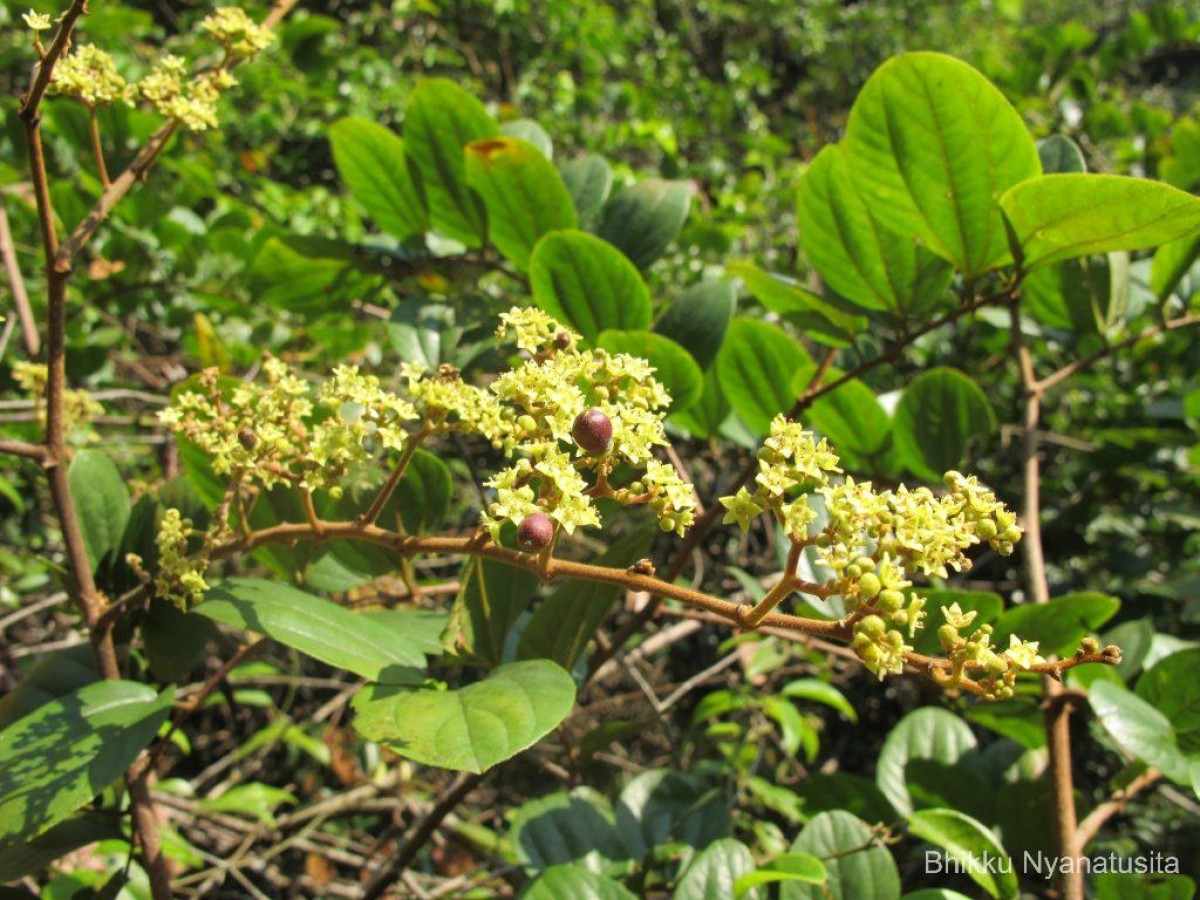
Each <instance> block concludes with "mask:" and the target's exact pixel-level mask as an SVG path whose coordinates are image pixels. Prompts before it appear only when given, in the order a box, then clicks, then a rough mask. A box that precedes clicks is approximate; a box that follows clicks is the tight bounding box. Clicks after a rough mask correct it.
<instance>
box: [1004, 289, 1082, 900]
mask: <svg viewBox="0 0 1200 900" xmlns="http://www.w3.org/2000/svg"><path fill="white" fill-rule="evenodd" d="M1010 328H1011V332H1012V342H1013V354H1014V356H1015V357H1016V363H1017V369H1018V372H1019V374H1020V384H1021V397H1022V399H1021V427H1022V429H1023V437H1022V444H1021V471H1022V484H1023V494H1024V496H1023V509H1022V516H1021V518H1022V525H1023V526H1024V528H1025V536H1024V538H1023V539H1022V541H1021V547H1022V552H1023V554H1024V560H1025V572H1026V577H1027V579H1028V584H1029V597H1030V600H1031V601H1032V602H1034V603H1049V602H1050V586H1049V582H1048V580H1047V578H1046V561H1045V557H1044V556H1043V550H1042V528H1041V496H1040V495H1041V464H1040V459H1039V452H1040V451H1039V447H1038V442H1039V434H1038V425H1039V423H1040V421H1041V398H1042V389H1043V388H1042V385H1040V384H1039V383H1038V380H1037V376H1036V374H1035V373H1034V369H1033V357H1032V356H1031V355H1030V352H1029V348H1028V347H1027V346H1026V345H1025V342H1024V340H1023V338H1022V335H1021V318H1020V307H1019V305H1018V304H1017V303H1016V302H1014V303H1013V304H1012V307H1011V326H1010ZM1042 690H1043V694H1044V696H1045V704H1044V705H1045V729H1046V744H1047V747H1048V749H1049V755H1050V812H1051V816H1052V827H1053V833H1054V843H1055V847H1056V849H1057V851H1058V856H1059V858H1060V859H1063V860H1070V861H1071V864H1070V865H1064V866H1063V867H1062V868H1061V869H1060V870H1059V873H1058V888H1059V890H1060V891H1061V893H1062V895H1063V897H1064V898H1066V900H1083V874H1082V871H1081V867H1080V866H1079V863H1078V860H1079V856H1080V846H1079V835H1078V827H1077V824H1076V813H1075V787H1074V779H1073V776H1072V772H1071V704H1070V703H1059V702H1056V699H1057V698H1058V696H1059V694H1061V692H1062V690H1063V686H1062V682H1061V681H1060V680H1059V678H1058V677H1056V675H1055V674H1046V675H1043V676H1042Z"/></svg>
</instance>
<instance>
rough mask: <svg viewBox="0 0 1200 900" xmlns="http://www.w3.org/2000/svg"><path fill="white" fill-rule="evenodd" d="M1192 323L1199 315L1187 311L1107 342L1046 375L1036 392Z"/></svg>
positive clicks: (1040, 391)
mask: <svg viewBox="0 0 1200 900" xmlns="http://www.w3.org/2000/svg"><path fill="white" fill-rule="evenodd" d="M1192 325H1200V315H1196V314H1195V313H1189V314H1188V315H1186V316H1180V317H1179V318H1177V319H1170V320H1168V321H1166V322H1163V323H1162V324H1161V325H1151V326H1149V327H1148V328H1144V329H1142V330H1141V331H1139V332H1138V333H1137V334H1135V335H1132V336H1130V337H1127V338H1125V340H1123V341H1117V343H1115V344H1109V345H1108V346H1107V347H1103V348H1101V349H1100V350H1097V351H1096V352H1095V353H1092V354H1091V355H1089V356H1085V357H1083V358H1082V359H1077V360H1075V362H1073V363H1070V364H1068V365H1065V366H1063V367H1062V368H1061V369H1059V370H1058V371H1057V372H1054V373H1053V374H1051V375H1047V376H1046V377H1045V378H1043V379H1042V380H1041V381H1039V382H1038V383H1037V389H1038V393H1039V394H1045V393H1046V392H1047V391H1050V390H1053V389H1054V388H1056V387H1058V385H1060V384H1062V383H1063V382H1064V381H1066V380H1067V379H1068V378H1070V377H1071V376H1072V375H1075V374H1077V373H1078V372H1082V371H1083V370H1084V369H1087V368H1089V367H1091V366H1094V365H1095V364H1096V363H1098V362H1100V360H1102V359H1105V358H1106V357H1109V356H1112V355H1114V354H1116V353H1120V352H1121V351H1122V350H1124V349H1126V348H1127V347H1132V346H1133V345H1134V344H1138V343H1141V342H1142V341H1144V340H1148V339H1149V338H1152V337H1157V336H1158V335H1160V334H1166V333H1167V332H1168V331H1175V330H1176V329H1179V328H1189V327H1191V326H1192Z"/></svg>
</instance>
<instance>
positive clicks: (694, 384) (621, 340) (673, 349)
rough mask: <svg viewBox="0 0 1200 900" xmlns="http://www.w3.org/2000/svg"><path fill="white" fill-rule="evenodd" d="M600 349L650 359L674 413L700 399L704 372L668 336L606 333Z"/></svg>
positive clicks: (640, 332)
mask: <svg viewBox="0 0 1200 900" xmlns="http://www.w3.org/2000/svg"><path fill="white" fill-rule="evenodd" d="M597 346H600V347H603V348H604V349H605V350H607V351H609V352H610V353H628V354H629V355H630V356H638V357H641V358H642V359H645V360H649V362H650V364H651V365H652V366H654V377H655V378H657V379H658V380H659V381H661V382H662V384H663V387H665V388H666V389H667V393H668V394H670V395H671V406H670V410H671V412H679V411H680V410H684V409H687V408H688V407H689V406H691V405H692V404H693V403H695V402H696V401H697V400H699V399H700V393H701V392H702V391H703V390H704V373H703V372H701V371H700V366H698V365H697V364H696V360H694V359H692V355H691V354H690V353H688V352H687V351H686V350H684V349H683V348H682V347H680V346H679V345H678V344H677V343H675V342H674V341H673V340H671V339H670V338H668V337H664V336H663V335H661V334H657V333H655V332H653V331H612V330H609V331H603V332H601V333H600V338H599V340H598V341H597Z"/></svg>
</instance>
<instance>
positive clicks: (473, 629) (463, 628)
mask: <svg viewBox="0 0 1200 900" xmlns="http://www.w3.org/2000/svg"><path fill="white" fill-rule="evenodd" d="M537 586H538V580H537V576H536V575H534V574H533V573H532V572H530V571H528V570H527V569H518V568H516V567H515V566H506V565H504V564H502V563H498V562H496V561H494V560H490V559H479V558H475V559H471V560H468V561H467V564H466V566H465V567H464V569H463V575H462V583H461V585H460V587H459V589H458V596H457V597H455V599H454V605H453V606H452V607H451V608H450V621H449V623H448V624H447V625H446V633H445V637H444V640H445V641H446V643H447V645H448V649H449V650H450V652H451V653H453V654H455V655H456V656H457V657H459V658H461V659H464V660H470V661H478V662H482V663H484V664H487V665H499V664H500V663H501V662H502V661H503V659H504V643H505V641H506V640H507V639H508V634H509V632H510V631H512V628H513V626H514V625H515V624H516V622H517V618H518V617H519V616H520V615H521V613H523V612H525V610H526V609H528V608H529V604H530V602H531V601H532V599H533V594H534V591H536V590H537Z"/></svg>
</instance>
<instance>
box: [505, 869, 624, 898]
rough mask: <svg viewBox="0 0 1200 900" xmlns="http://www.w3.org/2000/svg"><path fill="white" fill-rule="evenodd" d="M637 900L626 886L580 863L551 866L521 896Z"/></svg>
mask: <svg viewBox="0 0 1200 900" xmlns="http://www.w3.org/2000/svg"><path fill="white" fill-rule="evenodd" d="M564 897H570V898H571V900H635V898H634V895H633V894H631V893H630V892H629V891H628V890H626V889H625V886H624V885H622V884H621V883H620V882H618V881H613V880H612V879H611V878H605V877H604V876H603V875H597V874H596V873H595V872H589V871H588V870H587V869H584V868H581V867H579V866H555V867H554V868H552V869H547V870H546V871H545V872H543V873H542V874H541V875H539V876H538V877H537V879H536V880H535V881H534V882H533V884H531V885H529V888H528V889H527V890H526V891H525V893H523V894H522V895H521V900H563V898H564Z"/></svg>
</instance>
